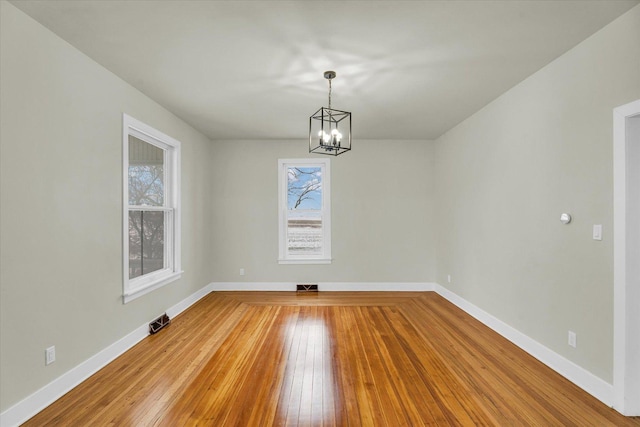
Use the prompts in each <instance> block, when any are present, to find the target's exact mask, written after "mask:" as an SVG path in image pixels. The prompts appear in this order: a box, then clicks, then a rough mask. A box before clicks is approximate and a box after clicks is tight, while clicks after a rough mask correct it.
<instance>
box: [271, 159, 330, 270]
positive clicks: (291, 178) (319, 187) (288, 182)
mask: <svg viewBox="0 0 640 427" xmlns="http://www.w3.org/2000/svg"><path fill="white" fill-rule="evenodd" d="M329 165H330V163H329V159H280V160H278V187H279V191H278V205H279V251H280V253H279V262H280V264H329V263H331V199H330V197H329V196H330V176H329V175H330V170H329Z"/></svg>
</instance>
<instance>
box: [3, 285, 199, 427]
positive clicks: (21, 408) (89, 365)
mask: <svg viewBox="0 0 640 427" xmlns="http://www.w3.org/2000/svg"><path fill="white" fill-rule="evenodd" d="M211 290H212V289H211V284H209V285H207V286H205V287H203V288H202V289H200V290H199V291H197V292H195V293H194V294H192V295H190V296H189V297H187V298H185V299H184V300H182V301H180V302H179V303H177V304H176V305H174V306H172V307H170V308H168V309H167V310H166V313H167V315H168V316H169V317H171V318H173V317H175V316H177V315H178V314H180V313H181V312H183V311H184V310H186V309H187V308H189V307H190V306H191V305H193V304H194V303H195V302H197V301H198V300H199V299H200V298H202V297H204V296H205V295H207V294H208V293H210V292H211ZM151 320H152V319H150V321H151ZM148 335H149V324H148V323H145V324H144V325H141V326H139V327H137V328H136V329H134V330H133V331H132V332H130V333H129V334H127V335H126V336H124V337H122V338H121V339H119V340H118V341H116V342H114V343H113V344H111V345H110V346H109V347H107V348H105V349H103V350H101V351H100V352H98V353H97V354H95V355H94V356H91V357H90V358H89V359H87V360H85V361H84V362H82V363H81V364H79V365H78V366H76V367H74V368H72V369H71V370H70V371H67V372H66V373H64V374H62V375H61V376H59V377H58V378H56V379H55V380H53V381H52V382H50V383H49V384H47V385H45V386H44V387H42V388H41V389H40V390H38V391H36V392H35V393H33V394H32V395H30V396H28V397H26V398H25V399H23V400H21V401H20V402H18V403H16V404H15V405H13V406H12V407H10V408H9V409H7V410H6V411H4V412H3V413H1V414H0V427H13V426H17V425H20V424H21V423H23V422H25V421H27V420H28V419H29V418H31V417H33V416H34V415H36V414H37V413H38V412H40V411H42V410H43V409H44V408H46V407H47V406H49V405H50V404H52V403H53V402H55V401H56V400H58V399H59V398H60V397H62V396H63V395H64V394H65V393H67V392H68V391H69V390H71V389H73V388H74V387H76V386H77V385H78V384H80V383H81V382H83V381H84V380H86V379H87V378H89V377H90V376H91V375H93V374H94V373H96V372H97V371H99V370H100V369H102V368H103V367H105V366H106V365H107V364H109V362H111V361H113V360H114V359H115V358H116V357H118V356H120V355H121V354H122V353H124V352H125V351H127V350H129V349H130V348H131V347H133V346H134V345H136V344H137V343H139V342H140V341H142V340H143V339H144V338H146V337H147V336H148Z"/></svg>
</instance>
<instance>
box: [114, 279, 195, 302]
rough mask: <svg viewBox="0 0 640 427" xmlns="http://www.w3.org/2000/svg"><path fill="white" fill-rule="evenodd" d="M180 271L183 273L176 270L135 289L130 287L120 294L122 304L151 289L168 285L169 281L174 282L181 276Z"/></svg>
mask: <svg viewBox="0 0 640 427" xmlns="http://www.w3.org/2000/svg"><path fill="white" fill-rule="evenodd" d="M182 273H183V272H182V271H178V272H175V273H170V274H168V275H163V276H161V277H159V278H157V279H156V280H154V281H153V282H150V283H147V284H144V285H141V286H139V287H137V288H135V289H131V290H129V291H127V292H125V293H124V294H123V295H122V302H123V304H126V303H128V302H130V301H133V300H134V299H136V298H139V297H141V296H143V295H146V294H148V293H149V292H151V291H155V290H156V289H158V288H161V287H163V286H164V285H168V284H169V283H171V282H175V281H176V280H178V279H180V278H181V277H182Z"/></svg>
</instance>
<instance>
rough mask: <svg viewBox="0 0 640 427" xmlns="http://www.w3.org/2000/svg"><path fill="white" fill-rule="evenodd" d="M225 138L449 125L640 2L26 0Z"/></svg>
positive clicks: (86, 48)
mask: <svg viewBox="0 0 640 427" xmlns="http://www.w3.org/2000/svg"><path fill="white" fill-rule="evenodd" d="M12 3H13V4H14V5H15V6H16V7H18V8H20V9H21V10H23V11H24V12H26V13H27V14H28V15H30V16H32V17H33V18H34V19H36V20H37V21H39V22H41V23H42V24H43V25H45V26H46V27H48V28H49V29H51V30H52V31H53V32H55V33H56V34H58V35H59V36H60V37H62V38H63V39H65V40H67V41H68V42H69V43H70V44H72V45H73V46H75V47H76V48H78V49H79V50H81V51H82V52H84V53H85V54H87V55H88V56H89V57H91V58H93V59H94V60H95V61H97V62H98V63H100V64H102V65H103V66H104V67H106V68H107V69H109V70H111V71H112V72H113V73H115V74H116V75H118V76H120V77H121V78H122V79H124V80H125V81H127V82H128V83H130V84H131V85H133V86H134V87H136V88H138V89H139V90H140V91H141V92H143V93H145V94H146V95H147V96H149V97H150V98H152V99H154V100H155V101H157V102H158V103H160V104H162V105H163V106H164V107H165V108H167V109H169V110H170V111H172V112H173V113H174V114H176V115H177V116H179V117H181V118H182V119H183V120H185V121H186V122H188V123H189V124H191V125H192V126H193V127H194V128H196V129H198V130H200V131H201V132H203V133H204V134H205V135H207V136H208V137H209V138H211V139H291V138H305V137H306V134H307V133H308V117H309V116H310V115H311V114H312V113H313V112H315V111H316V110H317V109H318V108H319V107H321V106H326V104H327V93H328V85H327V81H326V80H325V79H324V77H323V72H324V71H325V70H335V71H336V72H337V74H338V76H337V78H336V79H335V80H334V81H333V96H332V105H333V107H334V108H338V109H342V110H346V111H351V112H352V113H353V136H354V140H357V139H435V138H436V137H438V136H440V135H442V134H443V133H445V132H446V131H448V130H449V129H451V128H452V127H453V126H455V125H456V124H458V123H460V122H461V121H462V120H464V119H465V118H467V117H469V116H470V115H471V114H473V113H474V112H476V111H478V110H479V109H480V108H482V107H483V106H485V105H486V104H488V103H489V102H491V101H492V100H493V99H495V98H496V97H498V96H499V95H500V94H502V93H504V92H505V91H506V90H508V89H509V88H511V87H513V86H514V85H515V84H517V83H519V82H520V81H522V80H523V79H525V78H526V77H527V76H529V75H531V74H533V73H534V72H535V71H537V70H539V69H540V68H542V67H543V66H545V65H546V64H548V63H549V62H551V61H552V60H554V59H555V58H557V57H558V56H560V55H562V54H563V53H564V52H566V51H567V50H569V49H571V48H572V47H573V46H575V45H576V44H578V43H579V42H580V41H582V40H584V39H585V38H587V37H589V36H590V35H591V34H593V33H594V32H596V31H598V30H599V29H600V28H602V27H603V26H605V25H606V24H608V23H609V22H611V21H612V20H614V19H615V18H616V17H618V16H620V15H621V14H622V13H624V12H626V11H627V10H629V9H630V8H631V7H633V6H635V5H637V4H638V1H637V0H629V1H628V0H620V1H618V0H604V1H599V0H579V1H570V0H542V1H535V0H529V1H510V0H503V1H311V0H307V1H302V0H300V1H202V0H201V1H189V0H182V1H151V0H143V1H133V0H128V1H115V0H100V1H97V0H83V1H78V0H71V1H66V0H56V1H30V0H20V1H13V2H12Z"/></svg>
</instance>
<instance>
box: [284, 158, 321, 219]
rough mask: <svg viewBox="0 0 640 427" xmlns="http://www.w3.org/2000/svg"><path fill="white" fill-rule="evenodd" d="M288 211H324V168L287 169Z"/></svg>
mask: <svg viewBox="0 0 640 427" xmlns="http://www.w3.org/2000/svg"><path fill="white" fill-rule="evenodd" d="M287 209H289V210H291V209H312V210H319V209H322V168H320V167H311V168H296V167H290V168H287Z"/></svg>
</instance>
